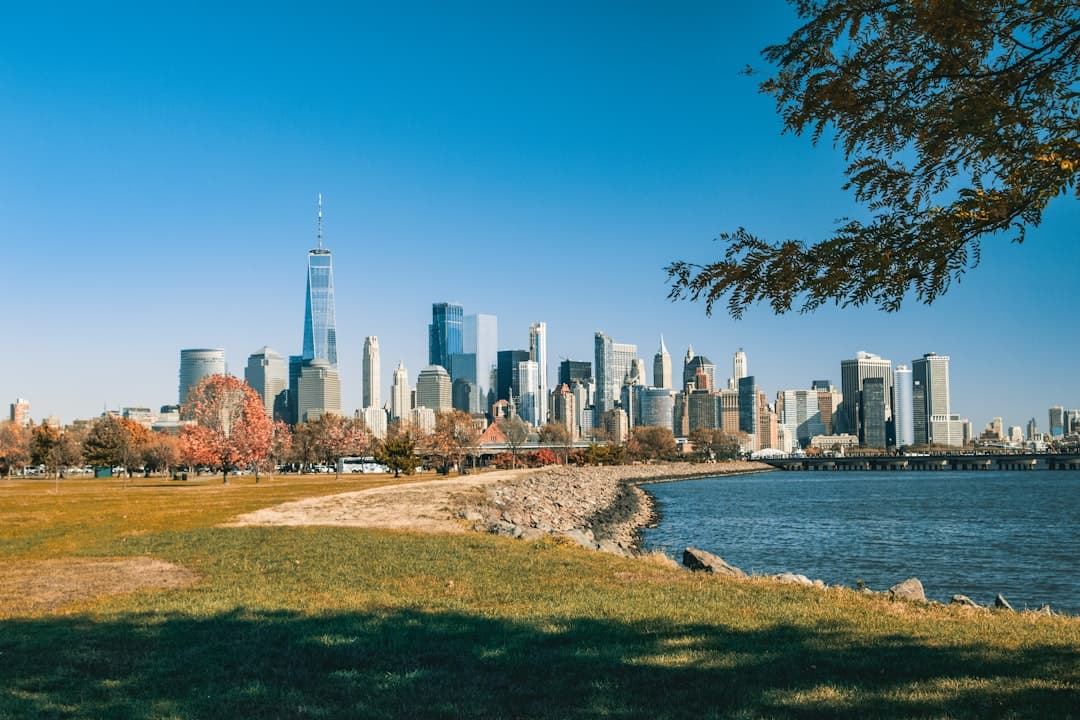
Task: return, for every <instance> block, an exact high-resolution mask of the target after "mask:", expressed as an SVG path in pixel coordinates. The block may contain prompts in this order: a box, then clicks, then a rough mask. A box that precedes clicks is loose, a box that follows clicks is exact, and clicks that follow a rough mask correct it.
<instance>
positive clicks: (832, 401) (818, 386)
mask: <svg viewBox="0 0 1080 720" xmlns="http://www.w3.org/2000/svg"><path fill="white" fill-rule="evenodd" d="M810 388H811V389H812V390H816V391H817V394H818V411H819V412H820V413H821V424H822V425H824V426H825V434H826V435H832V434H833V424H834V418H835V417H837V416H838V415H839V412H840V402H841V401H842V400H843V399H844V396H843V395H841V394H840V393H839V392H838V391H837V389H836V388H835V387H833V384H832V383H831V382H829V381H828V380H814V381H813V382H812V383H810Z"/></svg>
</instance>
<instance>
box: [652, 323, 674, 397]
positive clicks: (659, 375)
mask: <svg viewBox="0 0 1080 720" xmlns="http://www.w3.org/2000/svg"><path fill="white" fill-rule="evenodd" d="M652 372H653V381H652V382H653V387H657V388H668V389H670V388H671V355H669V354H668V351H667V345H665V344H664V336H663V335H661V336H660V349H659V350H657V351H656V355H653V363H652Z"/></svg>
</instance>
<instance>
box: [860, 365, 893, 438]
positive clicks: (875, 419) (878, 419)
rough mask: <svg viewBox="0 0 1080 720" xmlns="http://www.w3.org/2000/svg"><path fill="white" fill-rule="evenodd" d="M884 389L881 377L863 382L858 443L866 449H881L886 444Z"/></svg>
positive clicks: (883, 381)
mask: <svg viewBox="0 0 1080 720" xmlns="http://www.w3.org/2000/svg"><path fill="white" fill-rule="evenodd" d="M885 387H886V386H885V378H883V377H868V378H866V379H865V380H863V384H862V392H861V393H860V398H859V400H860V405H859V417H860V419H861V420H862V437H861V438H860V442H862V444H863V445H866V446H868V447H880V448H883V447H885V446H886V444H888V437H887V430H886V422H887V419H888V417H887V415H886V406H887V403H886V400H885V396H886V390H885Z"/></svg>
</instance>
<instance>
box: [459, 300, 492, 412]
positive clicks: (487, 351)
mask: <svg viewBox="0 0 1080 720" xmlns="http://www.w3.org/2000/svg"><path fill="white" fill-rule="evenodd" d="M462 346H463V348H464V351H465V353H466V354H471V355H473V356H474V359H473V364H474V365H475V368H476V377H475V378H474V379H473V382H475V383H476V389H477V393H476V395H477V398H476V402H475V403H474V406H475V410H474V412H482V413H487V411H488V402H489V400H488V398H489V397H490V396H491V395H492V391H493V390H494V389H495V388H494V387H493V386H492V382H491V379H492V374H493V373H494V371H495V369H496V368H497V367H498V363H499V321H498V318H496V317H495V316H494V315H484V314H481V313H477V314H475V315H469V316H467V317H466V318H465V321H464V324H463V326H462ZM455 379H456V378H455Z"/></svg>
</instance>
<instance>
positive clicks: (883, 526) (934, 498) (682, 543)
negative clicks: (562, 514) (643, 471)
mask: <svg viewBox="0 0 1080 720" xmlns="http://www.w3.org/2000/svg"><path fill="white" fill-rule="evenodd" d="M645 489H646V490H648V492H649V493H650V494H652V495H653V497H655V498H656V499H657V501H658V506H659V510H660V522H659V524H658V527H656V528H652V529H649V530H646V531H645V536H644V544H645V547H646V548H647V549H661V550H664V551H665V552H667V553H668V554H670V555H673V556H675V557H676V558H677V559H679V560H681V559H682V550H683V548H685V547H686V546H687V545H695V546H697V547H700V548H702V549H704V550H709V551H710V552H714V553H716V554H718V555H720V556H721V557H723V558H724V559H725V560H727V561H728V562H730V563H732V564H733V565H736V566H738V567H740V568H742V569H743V570H746V571H747V572H753V573H759V574H771V573H778V572H784V571H790V572H795V573H802V574H804V575H807V576H809V577H810V578H821V579H822V580H824V581H825V582H826V583H829V584H841V585H848V586H850V587H854V586H855V584H856V582H857V581H858V580H860V579H861V580H863V581H864V582H865V583H866V584H867V585H868V586H869V587H871V588H872V589H874V590H884V589H886V588H888V587H889V586H890V585H893V584H895V583H897V582H899V581H901V580H903V579H905V578H908V577H917V578H919V579H920V580H921V581H922V583H923V587H924V588H925V590H926V596H927V597H928V598H931V599H935V600H942V601H944V602H948V600H949V598H950V597H951V596H952V595H954V594H956V593H961V594H964V595H967V596H969V597H970V598H971V599H973V600H975V602H978V603H984V604H986V603H993V600H994V596H995V594H996V593H1001V594H1002V595H1004V596H1005V598H1006V599H1008V601H1009V602H1010V603H1011V604H1012V606H1013V607H1014V608H1016V609H1017V610H1019V609H1021V608H1023V607H1030V608H1037V607H1039V606H1040V605H1043V604H1046V603H1049V604H1050V605H1051V607H1053V608H1054V609H1056V610H1061V611H1064V612H1068V613H1070V614H1074V615H1076V614H1080V572H1078V570H1080V567H1078V565H1080V473H1076V472H1071V473H1070V472H1058V471H1029V472H956V473H953V472H925V473H922V472H872V473H863V472H859V473H856V472H771V473H763V474H758V475H744V476H741V477H733V478H710V479H707V480H688V481H682V482H673V483H659V484H654V485H646V486H645Z"/></svg>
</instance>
